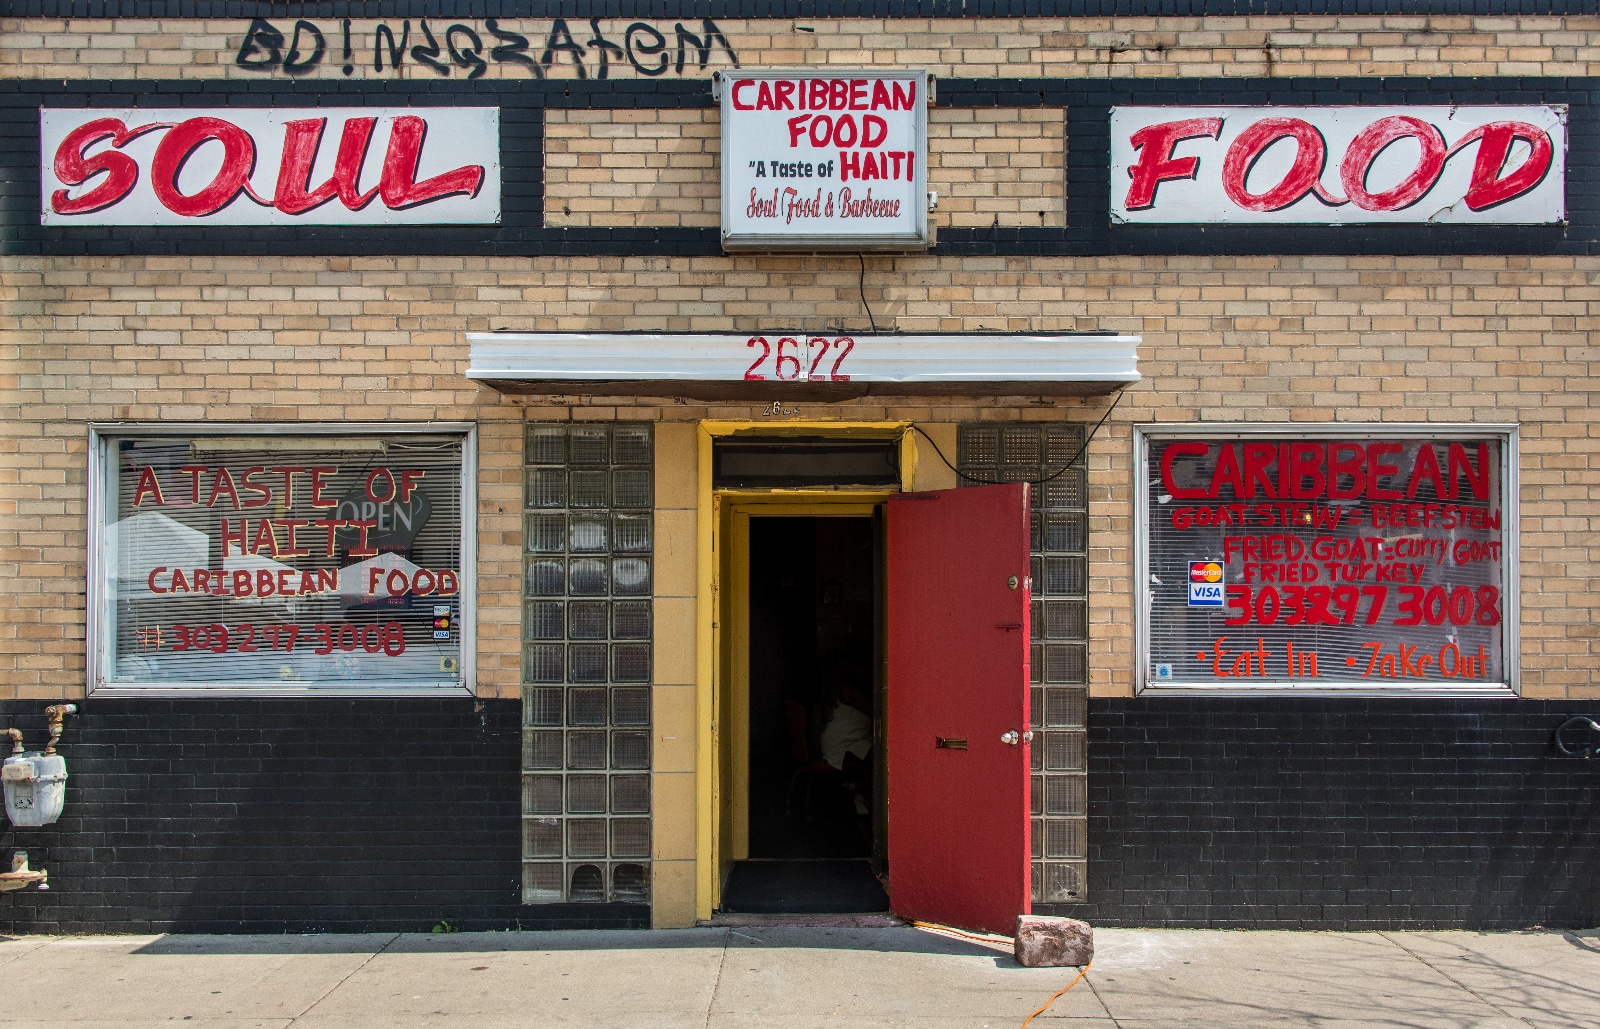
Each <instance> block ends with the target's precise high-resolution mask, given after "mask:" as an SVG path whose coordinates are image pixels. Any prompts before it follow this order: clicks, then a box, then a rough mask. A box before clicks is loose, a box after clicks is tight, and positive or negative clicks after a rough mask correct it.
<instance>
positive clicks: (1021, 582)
mask: <svg viewBox="0 0 1600 1029" xmlns="http://www.w3.org/2000/svg"><path fill="white" fill-rule="evenodd" d="M1018 586H1021V587H1023V588H1024V589H1030V590H1031V589H1033V576H1031V575H1025V576H1023V577H1022V578H1020V579H1019V578H1017V577H1016V576H1015V575H1013V576H1012V577H1011V578H1009V579H1007V580H1006V588H1007V589H1012V590H1014V589H1016V588H1017V587H1018Z"/></svg>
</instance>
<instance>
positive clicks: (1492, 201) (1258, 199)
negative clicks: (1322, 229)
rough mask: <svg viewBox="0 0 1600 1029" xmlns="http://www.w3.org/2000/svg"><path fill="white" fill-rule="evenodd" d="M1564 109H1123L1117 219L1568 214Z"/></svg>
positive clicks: (1116, 165)
mask: <svg viewBox="0 0 1600 1029" xmlns="http://www.w3.org/2000/svg"><path fill="white" fill-rule="evenodd" d="M1566 157H1567V109H1566V108H1565V107H1563V106H1538V107H1534V106H1527V107H1116V108H1113V109H1112V111H1111V220H1112V221H1113V222H1122V223H1216V222H1224V223H1226V222H1231V223H1239V224H1270V223H1298V224H1328V225H1336V224H1349V223H1356V222H1388V223H1403V222H1425V223H1432V224H1444V223H1449V224H1468V225H1495V224H1501V225H1514V224H1522V225H1537V224H1550V223H1559V222H1564V221H1565V220H1566Z"/></svg>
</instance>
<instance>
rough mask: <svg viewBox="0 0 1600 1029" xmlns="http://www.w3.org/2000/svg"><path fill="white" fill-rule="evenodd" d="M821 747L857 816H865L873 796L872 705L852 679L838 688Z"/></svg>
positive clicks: (823, 729)
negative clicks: (868, 801)
mask: <svg viewBox="0 0 1600 1029" xmlns="http://www.w3.org/2000/svg"><path fill="white" fill-rule="evenodd" d="M819 743H820V745H821V750H822V760H824V761H826V762H827V763H828V765H829V766H830V767H831V768H833V769H835V770H836V771H838V772H839V773H840V778H841V781H842V782H843V784H844V788H845V790H846V792H847V793H849V794H850V797H851V803H852V805H853V806H854V808H855V813H856V814H857V815H858V816H865V815H866V814H867V811H868V803H867V800H868V798H869V797H870V796H871V794H872V760H871V756H872V744H873V739H872V701H871V700H870V699H869V698H868V696H867V693H866V690H864V689H862V687H861V684H860V683H859V682H857V681H855V680H854V679H853V678H852V679H847V680H845V681H844V682H843V683H842V684H841V685H840V686H839V688H838V691H837V693H836V695H835V697H834V699H833V705H832V707H831V709H830V710H829V711H828V714H827V720H826V721H825V722H824V723H823V726H822V736H821V739H820V740H819Z"/></svg>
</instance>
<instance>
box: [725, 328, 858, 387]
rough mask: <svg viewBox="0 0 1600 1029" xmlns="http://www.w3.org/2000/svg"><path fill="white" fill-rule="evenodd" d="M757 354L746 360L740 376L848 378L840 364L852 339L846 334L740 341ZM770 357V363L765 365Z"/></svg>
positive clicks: (785, 379) (791, 379) (790, 379)
mask: <svg viewBox="0 0 1600 1029" xmlns="http://www.w3.org/2000/svg"><path fill="white" fill-rule="evenodd" d="M744 345H745V346H746V347H748V348H749V349H751V350H757V349H759V350H760V351H761V353H760V355H759V356H757V357H756V359H755V360H754V361H752V362H750V367H749V368H746V369H745V372H744V377H745V379H746V380H750V381H760V380H766V379H777V380H779V381H781V382H808V381H809V382H849V381H850V376H848V375H846V374H845V373H844V372H843V371H842V370H841V366H842V365H843V364H844V359H845V358H847V357H849V356H850V351H852V350H854V349H855V348H856V341H855V340H853V339H851V338H850V337H849V336H836V337H834V338H832V339H829V338H828V337H826V336H810V337H807V338H806V339H804V340H801V339H799V338H797V337H795V336H783V337H781V338H779V339H778V340H777V341H776V342H773V341H771V340H768V339H767V337H765V336H751V337H750V338H749V339H748V340H746V341H745V344H744ZM769 360H770V366H769Z"/></svg>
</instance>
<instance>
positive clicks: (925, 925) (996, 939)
mask: <svg viewBox="0 0 1600 1029" xmlns="http://www.w3.org/2000/svg"><path fill="white" fill-rule="evenodd" d="M910 922H911V925H913V926H915V927H916V928H918V929H931V930H933V931H934V932H941V933H952V934H954V935H956V936H965V937H966V938H967V939H969V940H977V941H978V942H979V943H1011V942H1013V940H1012V938H1011V937H1009V936H1001V935H999V934H994V935H984V936H980V935H978V934H977V933H969V932H966V931H965V930H962V929H957V928H955V927H953V926H948V925H940V924H939V923H938V922H918V921H917V920H916V919H911V920H910ZM1093 965H1094V962H1093V961H1091V962H1089V964H1087V965H1084V966H1083V967H1082V968H1080V969H1078V977H1077V978H1076V979H1074V980H1072V982H1070V983H1068V984H1067V985H1065V986H1063V987H1062V988H1061V989H1059V990H1057V991H1056V992H1055V993H1052V994H1051V995H1050V999H1049V1000H1047V1001H1045V1002H1044V1005H1043V1006H1042V1007H1040V1008H1039V1010H1037V1011H1035V1012H1034V1013H1033V1014H1031V1015H1029V1016H1028V1017H1027V1018H1024V1019H1023V1020H1022V1025H1021V1027H1020V1029H1028V1023H1029V1022H1031V1021H1033V1020H1034V1019H1035V1018H1038V1017H1039V1016H1040V1015H1042V1014H1044V1013H1045V1011H1046V1010H1047V1009H1048V1008H1049V1007H1050V1005H1052V1004H1054V1003H1055V1002H1056V998H1057V997H1060V996H1061V995H1062V994H1063V993H1066V992H1067V991H1068V990H1070V989H1072V988H1073V987H1074V986H1076V985H1078V984H1079V983H1080V982H1082V981H1083V977H1084V976H1086V975H1088V974H1089V969H1090V967H1091V966H1093Z"/></svg>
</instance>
